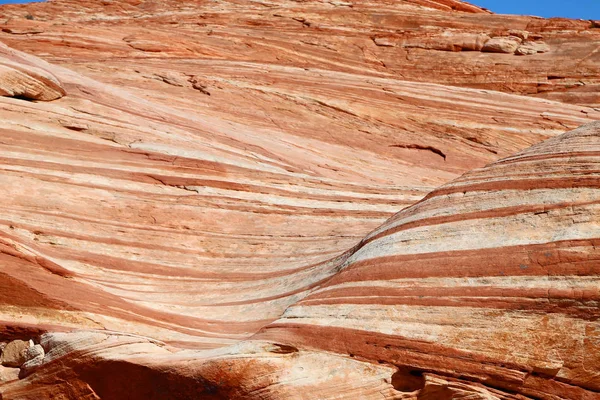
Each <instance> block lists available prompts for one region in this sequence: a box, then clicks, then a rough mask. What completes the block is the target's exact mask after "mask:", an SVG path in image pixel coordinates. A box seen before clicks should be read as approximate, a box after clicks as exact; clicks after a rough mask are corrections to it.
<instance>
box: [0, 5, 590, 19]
mask: <svg viewBox="0 0 600 400" xmlns="http://www.w3.org/2000/svg"><path fill="white" fill-rule="evenodd" d="M30 2H31V1H24V0H0V4H8V3H30ZM470 3H473V4H476V5H478V6H481V7H485V8H487V9H490V10H492V11H493V12H495V13H499V14H524V15H537V16H539V17H568V18H581V19H599V20H600V0H471V1H470Z"/></svg>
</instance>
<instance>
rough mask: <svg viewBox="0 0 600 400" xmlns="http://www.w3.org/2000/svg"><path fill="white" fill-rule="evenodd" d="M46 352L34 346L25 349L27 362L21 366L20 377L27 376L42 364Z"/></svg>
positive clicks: (38, 346)
mask: <svg viewBox="0 0 600 400" xmlns="http://www.w3.org/2000/svg"><path fill="white" fill-rule="evenodd" d="M45 355H46V352H45V351H44V348H43V347H42V346H41V345H39V344H36V345H34V346H32V347H30V348H28V349H27V352H26V355H25V356H26V358H27V361H26V362H25V363H24V364H23V365H22V366H21V374H20V377H25V376H27V375H29V374H30V373H31V372H32V371H33V370H35V369H36V368H37V367H39V366H40V365H42V364H43V363H44V356H45Z"/></svg>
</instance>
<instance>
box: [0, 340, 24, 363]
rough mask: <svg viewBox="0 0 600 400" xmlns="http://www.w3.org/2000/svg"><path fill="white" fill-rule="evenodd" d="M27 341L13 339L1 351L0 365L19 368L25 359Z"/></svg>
mask: <svg viewBox="0 0 600 400" xmlns="http://www.w3.org/2000/svg"><path fill="white" fill-rule="evenodd" d="M29 345H30V343H29V341H25V340H13V341H12V342H10V343H9V344H7V345H6V347H5V348H4V350H3V351H2V365H3V366H5V367H14V368H19V367H20V366H21V365H23V364H24V363H25V361H27V349H29Z"/></svg>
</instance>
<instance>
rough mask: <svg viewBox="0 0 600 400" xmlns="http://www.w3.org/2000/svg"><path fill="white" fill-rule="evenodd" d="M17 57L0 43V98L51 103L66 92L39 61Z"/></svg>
mask: <svg viewBox="0 0 600 400" xmlns="http://www.w3.org/2000/svg"><path fill="white" fill-rule="evenodd" d="M30 60H32V59H31V58H24V57H19V55H18V54H17V53H16V52H14V51H12V50H11V49H9V48H8V47H6V46H5V45H3V44H1V43H0V96H9V97H21V98H25V99H29V100H41V101H51V100H56V99H59V98H61V97H63V96H64V95H65V94H66V92H65V90H64V89H63V87H62V86H61V83H60V82H59V81H58V79H56V77H54V76H53V75H52V74H51V73H49V72H48V71H46V70H44V69H43V66H44V63H43V62H42V61H41V60H36V61H37V62H31V61H30Z"/></svg>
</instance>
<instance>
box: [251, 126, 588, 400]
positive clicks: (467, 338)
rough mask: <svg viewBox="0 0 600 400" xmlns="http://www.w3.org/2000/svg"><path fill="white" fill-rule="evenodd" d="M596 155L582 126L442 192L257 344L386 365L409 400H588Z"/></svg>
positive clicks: (384, 229) (366, 247)
mask: <svg viewBox="0 0 600 400" xmlns="http://www.w3.org/2000/svg"><path fill="white" fill-rule="evenodd" d="M599 149H600V123H593V124H590V125H587V126H584V127H582V128H580V129H577V130H575V131H573V132H569V133H567V134H564V135H562V136H559V137H556V138H553V139H550V140H548V141H546V142H544V143H542V144H539V145H536V146H533V147H532V148H530V149H528V150H526V151H524V152H521V153H519V154H517V155H515V156H513V157H509V158H507V159H504V160H501V161H498V162H496V163H493V164H491V165H489V166H487V167H485V168H482V169H478V170H476V171H473V172H470V173H467V174H465V175H464V176H462V177H461V178H459V179H457V180H455V181H453V182H452V183H449V184H447V185H444V186H442V187H441V188H439V189H437V190H435V191H433V192H432V193H430V194H429V195H428V196H426V198H425V199H424V200H422V201H421V202H419V203H417V204H415V205H414V206H412V207H409V208H407V209H405V210H403V211H402V212H400V213H398V214H397V215H395V216H394V217H393V218H391V219H390V220H389V221H387V222H386V223H385V224H384V225H383V226H381V227H380V228H378V229H376V230H375V231H373V232H372V233H371V234H369V235H368V236H367V237H366V238H365V239H364V240H363V241H362V242H361V245H360V246H359V247H360V248H359V250H357V251H356V252H355V253H354V254H353V255H351V256H350V257H349V258H348V259H347V260H346V261H345V263H344V265H343V270H342V271H341V272H340V273H339V274H337V275H336V276H335V277H334V278H332V279H331V280H330V281H329V282H328V283H327V284H325V285H323V286H322V287H321V288H319V289H318V290H316V291H314V292H313V293H312V294H311V295H309V296H308V297H306V298H305V299H303V300H301V301H299V302H298V303H297V304H295V305H293V306H292V307H290V308H288V309H287V310H286V312H285V313H284V315H283V317H282V318H281V319H280V320H278V321H276V322H274V323H272V324H271V325H269V326H267V327H266V328H265V329H264V330H263V331H262V332H261V333H260V334H258V335H257V336H256V339H263V340H265V339H268V340H272V341H274V342H277V343H280V342H281V343H285V344H286V345H291V346H294V347H297V348H303V347H305V346H318V347H319V348H321V349H323V350H327V351H332V352H334V353H340V354H348V353H350V354H353V355H354V356H355V357H357V358H359V359H361V358H365V359H369V360H372V361H375V360H380V362H387V363H390V364H394V365H396V366H398V367H399V368H400V371H407V373H405V374H404V375H403V376H404V377H402V376H400V377H397V379H398V382H399V383H398V385H396V386H397V387H400V386H406V387H407V389H405V390H400V391H403V392H412V390H409V389H412V388H413V387H414V379H413V378H414V377H415V376H421V377H422V378H423V379H422V380H421V387H420V388H419V390H421V391H420V392H419V395H418V398H419V399H420V398H422V396H423V398H438V399H450V398H456V397H457V396H458V397H460V396H466V395H469V396H471V395H472V396H475V397H473V398H490V397H489V396H492V397H491V398H505V397H503V396H508V398H517V397H513V395H512V393H519V394H521V395H524V396H527V397H535V398H555V397H559V398H569V399H576V398H586V397H594V396H595V393H597V392H598V390H599V389H600V358H599V357H600V351H599V350H600V347H599V345H600V341H599V339H600V324H599V323H598V317H599V316H600V315H599V314H598V312H599V310H600V308H598V305H599V302H600V291H599V288H598V281H597V280H598V274H599V273H600V251H599V250H598V242H599V240H600V225H598V221H599V220H600V175H598V172H597V171H598V170H597V166H598V165H600V157H599V154H600V153H599V152H598V150H599ZM567 171H568V172H567ZM340 338H344V340H340ZM557 343H560V344H557ZM467 355H468V356H467ZM484 365H485V367H483V366H484ZM458 371H460V373H458V374H457V372H458ZM464 376H468V377H469V378H468V379H465V378H463V377H464ZM436 393H437V394H436ZM421 394H422V396H421ZM436 396H437V397H436ZM411 398H412V397H411Z"/></svg>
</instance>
